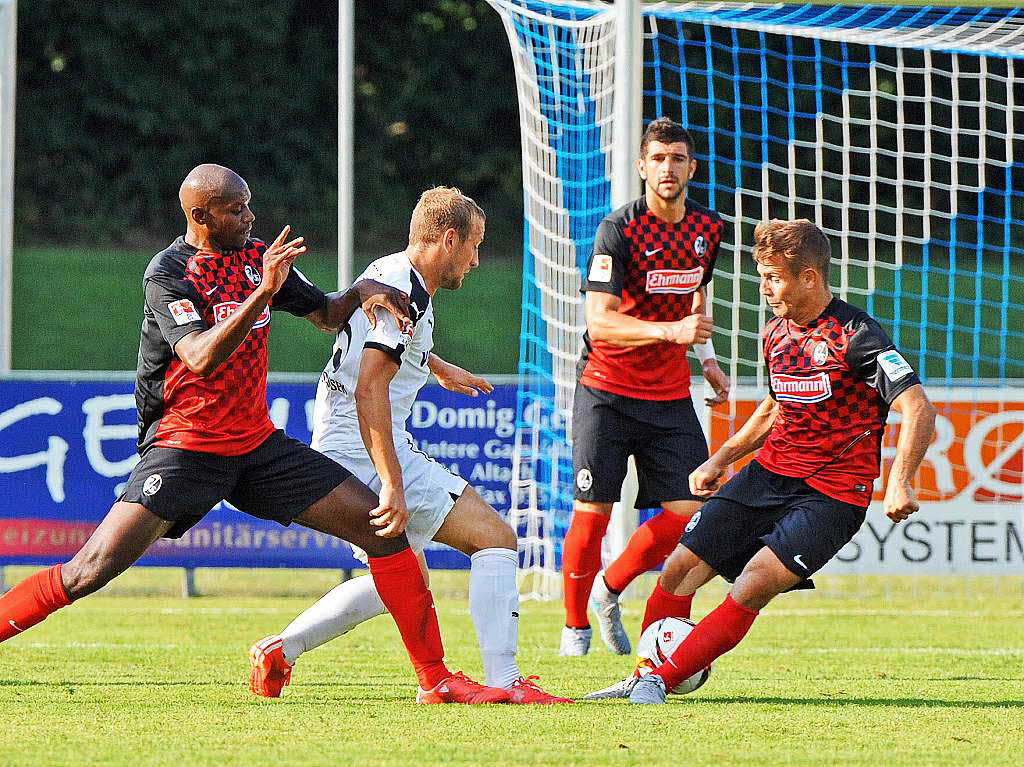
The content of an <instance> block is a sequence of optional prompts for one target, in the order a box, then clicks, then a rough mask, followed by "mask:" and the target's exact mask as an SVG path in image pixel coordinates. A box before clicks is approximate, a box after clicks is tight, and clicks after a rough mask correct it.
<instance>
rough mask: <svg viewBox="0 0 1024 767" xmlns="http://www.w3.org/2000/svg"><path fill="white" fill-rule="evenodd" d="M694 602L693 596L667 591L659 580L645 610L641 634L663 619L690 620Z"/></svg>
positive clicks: (648, 598)
mask: <svg viewBox="0 0 1024 767" xmlns="http://www.w3.org/2000/svg"><path fill="white" fill-rule="evenodd" d="M692 602H693V594H687V595H686V596H676V595H675V594H673V593H671V592H669V591H665V589H664V588H662V586H661V579H660V578H659V579H658V582H657V583H655V584H654V591H652V592H651V595H650V596H649V597H647V608H646V609H645V610H644V622H643V624H642V625H641V626H640V633H641V634H642V633H644V631H646V630H647V627H648V626H650V625H651V624H652V623H654V622H655V621H660V620H661V619H662V618H689V617H690V604H691V603H692Z"/></svg>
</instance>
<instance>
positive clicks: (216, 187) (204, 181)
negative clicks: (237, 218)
mask: <svg viewBox="0 0 1024 767" xmlns="http://www.w3.org/2000/svg"><path fill="white" fill-rule="evenodd" d="M248 192H249V187H248V186H247V185H246V183H245V180H244V179H243V178H242V177H241V176H239V175H238V174H237V173H235V172H234V171H233V170H231V168H225V167H224V166H223V165H214V164H213V163H206V164H204V165H197V166H196V167H194V168H193V169H192V170H191V171H189V174H188V175H187V176H185V180H184V181H182V182H181V189H179V190H178V199H179V200H180V201H181V209H182V210H183V211H184V212H185V217H186V218H191V210H192V209H193V208H205V207H206V206H207V205H209V203H210V202H212V201H215V200H220V199H224V198H228V197H237V196H238V195H240V194H248Z"/></svg>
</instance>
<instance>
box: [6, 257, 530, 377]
mask: <svg viewBox="0 0 1024 767" xmlns="http://www.w3.org/2000/svg"><path fill="white" fill-rule="evenodd" d="M154 252H155V251H154ZM154 252H149V251H146V252H137V251H117V250H113V251H111V250H97V249H85V248H52V247H51V248H41V247H29V248H17V249H16V250H15V252H14V290H13V294H14V303H13V325H14V328H15V332H14V334H13V335H14V337H13V339H12V344H11V345H12V349H11V354H12V359H13V367H14V368H15V369H21V370H134V369H135V364H136V357H137V355H138V351H139V328H140V326H141V324H142V275H143V273H144V272H145V270H146V265H147V264H148V263H149V260H150V258H152V256H153V253H154ZM368 262H369V259H368V258H367V257H361V258H359V259H357V265H356V273H357V274H358V273H359V272H361V271H362V269H363V268H364V267H365V265H366V263H368ZM299 265H300V268H301V269H302V270H303V272H304V273H305V274H306V275H307V276H308V277H309V278H310V279H311V280H313V282H315V283H316V284H317V285H320V286H321V287H322V288H324V289H327V290H333V289H334V287H335V285H336V284H337V270H338V267H337V261H336V260H335V258H334V256H333V255H329V256H309V257H306V258H304V259H303V260H302V261H301V262H300V264H299ZM521 281H522V271H521V268H520V266H519V263H518V262H517V261H511V260H508V259H504V258H500V257H488V254H487V253H484V255H483V260H482V262H481V265H480V268H479V269H477V270H475V271H473V272H471V273H470V274H469V276H468V277H467V278H466V280H465V282H464V283H463V286H462V288H460V289H459V290H458V291H456V292H449V291H440V292H439V293H438V294H437V296H436V305H435V310H434V312H435V316H436V318H437V322H436V324H435V331H434V342H435V350H436V351H437V353H438V354H440V355H441V356H442V357H445V358H446V359H449V360H450V361H452V362H455V363H457V364H460V365H462V366H463V367H466V368H468V369H470V370H473V371H476V372H479V373H514V372H515V371H516V367H517V364H518V361H519V303H520V295H521V284H520V283H521ZM332 343H333V338H332V337H331V336H329V335H327V334H324V333H320V332H319V331H317V330H315V329H314V328H313V327H312V326H311V325H310V324H309V323H307V322H303V321H302V320H299V319H297V318H294V317H292V316H291V315H287V314H284V313H281V314H278V315H275V319H274V324H273V325H272V330H271V342H270V349H271V354H270V369H271V370H273V371H291V372H318V371H320V370H321V369H322V368H323V366H324V362H325V361H326V359H327V357H328V356H329V354H330V349H331V344H332Z"/></svg>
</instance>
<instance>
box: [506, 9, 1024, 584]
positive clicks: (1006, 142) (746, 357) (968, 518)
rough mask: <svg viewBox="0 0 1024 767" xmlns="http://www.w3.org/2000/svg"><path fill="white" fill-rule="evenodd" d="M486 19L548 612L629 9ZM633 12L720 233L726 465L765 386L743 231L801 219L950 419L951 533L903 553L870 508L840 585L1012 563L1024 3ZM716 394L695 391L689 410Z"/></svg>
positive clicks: (658, 92) (520, 425) (1018, 466)
mask: <svg viewBox="0 0 1024 767" xmlns="http://www.w3.org/2000/svg"><path fill="white" fill-rule="evenodd" d="M489 2H490V3H491V5H492V6H493V7H494V8H495V9H496V10H497V11H498V12H499V13H500V15H501V17H502V19H503V21H504V25H505V28H506V31H507V33H508V39H509V42H510V46H511V49H512V54H513V61H514V66H515V70H516V83H517V92H518V100H519V110H520V122H521V133H522V157H523V180H524V215H525V242H524V268H523V304H522V333H521V338H520V365H519V373H520V380H521V383H520V389H519V397H518V419H517V435H516V455H515V466H514V480H513V493H512V496H513V510H512V522H513V523H514V524H515V525H517V527H518V529H519V532H520V533H521V547H522V552H523V557H524V568H523V571H524V575H525V576H526V580H525V582H524V586H523V589H524V593H525V594H527V595H529V596H532V597H537V598H551V597H554V596H557V595H558V593H559V592H560V587H561V581H560V576H559V575H558V568H559V564H560V556H561V541H562V538H563V537H564V534H565V531H566V529H567V528H568V524H569V520H570V516H571V510H572V487H573V484H572V482H573V477H572V457H571V440H572V424H571V411H572V396H573V389H574V387H575V381H576V372H575V366H576V361H577V359H578V356H579V351H580V346H581V337H582V332H583V329H584V322H583V313H582V302H581V296H580V293H579V287H580V277H581V274H582V270H583V268H584V267H585V265H586V262H587V260H588V258H589V256H590V254H591V249H592V245H593V237H594V234H595V231H596V229H597V225H598V223H599V222H600V220H601V218H602V217H603V216H604V215H606V214H607V213H608V212H609V211H610V210H611V209H612V207H613V206H612V200H611V193H610V190H611V184H612V175H613V174H612V168H613V167H614V166H613V161H614V160H615V154H616V152H621V151H623V150H622V149H620V148H618V147H617V146H616V145H615V134H616V128H617V127H618V126H616V124H615V121H614V120H613V119H612V116H613V107H614V102H615V54H616V50H615V40H616V15H615V12H614V9H613V7H612V6H611V5H610V4H608V3H602V2H568V1H565V2H536V1H534V0H489ZM641 15H642V37H643V54H642V55H643V65H642V69H643V76H642V82H643V85H642V88H643V105H642V116H641V115H638V116H637V120H638V121H639V120H640V119H641V117H642V119H643V122H644V123H646V122H648V121H650V120H651V119H654V118H655V117H658V116H668V117H671V118H673V119H675V120H677V121H679V122H681V123H682V124H683V125H684V126H686V127H687V128H688V129H689V131H690V133H691V134H692V135H693V137H694V141H695V144H696V147H695V153H696V156H697V159H698V171H697V175H696V177H695V178H694V180H693V181H692V182H691V183H690V185H689V190H688V194H689V195H690V196H691V197H693V198H694V199H696V200H697V201H699V202H701V203H702V204H705V205H707V206H709V207H711V208H713V209H714V210H716V211H718V213H719V214H720V215H721V216H722V217H723V218H724V219H725V220H726V222H727V228H726V235H725V239H724V241H723V244H722V248H721V251H720V255H719V258H718V262H717V265H716V270H715V276H714V279H713V281H712V283H711V285H710V290H709V295H710V297H711V306H712V312H713V317H714V322H715V338H714V341H715V348H716V351H717V353H718V357H719V361H720V363H721V364H722V367H723V369H725V370H726V371H727V372H728V373H729V374H730V377H731V378H732V380H733V382H734V387H735V388H734V391H733V394H732V396H731V399H730V402H729V403H728V404H727V405H723V406H721V407H719V408H715V409H714V410H713V412H712V413H710V415H709V416H708V417H707V419H706V427H707V430H708V436H709V439H710V441H711V443H712V448H714V447H715V446H716V445H718V444H720V443H721V441H722V440H724V439H725V438H726V437H727V436H728V435H729V434H731V433H732V432H733V431H734V430H735V429H736V428H737V427H738V426H739V425H740V424H742V422H743V420H744V418H745V417H746V416H747V415H748V414H749V413H750V411H751V410H752V409H753V407H754V406H755V404H756V402H757V401H759V400H760V398H762V397H763V396H764V394H765V392H766V385H765V383H766V382H765V369H764V366H763V364H762V360H761V359H760V353H759V344H758V337H759V334H760V331H761V329H762V328H763V326H764V322H765V318H766V314H765V311H764V309H763V307H762V302H761V301H760V297H759V295H758V284H757V277H756V272H755V270H754V268H753V264H752V263H751V260H750V245H751V241H752V235H753V228H754V226H755V225H756V224H757V223H758V222H759V221H761V220H764V219H767V218H809V219H811V220H812V221H815V222H816V223H818V224H819V226H821V227H822V228H823V229H824V230H825V232H826V233H827V234H828V235H829V237H830V238H831V239H832V243H833V254H834V265H833V270H832V271H833V277H832V287H833V290H834V292H835V293H836V295H838V296H839V297H840V298H842V299H844V300H848V301H850V302H851V303H853V304H856V305H859V306H862V307H864V308H865V309H866V310H867V311H868V312H869V313H871V314H872V315H873V316H875V317H876V318H877V319H878V320H879V321H880V322H881V323H882V324H883V326H884V327H886V329H887V330H888V331H889V332H890V334H891V336H892V338H893V340H894V341H895V343H896V344H897V346H899V347H900V348H901V350H902V351H903V352H904V354H905V355H906V356H907V357H908V359H910V360H911V361H912V362H913V363H914V364H915V367H916V368H917V369H918V371H919V372H920V373H921V375H922V378H923V379H924V381H925V383H926V386H927V387H928V391H929V394H930V395H931V396H932V399H933V401H934V402H935V403H936V405H937V407H938V409H939V412H940V416H939V421H938V424H937V433H936V438H935V442H934V444H933V445H932V447H931V448H930V449H929V453H928V456H927V457H926V460H925V462H924V464H923V466H922V470H921V472H920V480H919V482H920V486H919V488H918V491H919V495H920V497H921V499H922V500H923V501H926V502H929V503H930V504H932V507H933V508H934V509H938V510H940V511H941V512H942V514H944V516H941V518H940V517H934V518H933V519H932V521H931V522H928V521H925V522H923V523H920V524H924V528H914V527H911V526H904V527H903V528H902V531H901V533H900V540H898V541H897V540H896V539H894V538H892V537H891V535H890V534H889V531H888V530H886V529H883V526H882V524H881V523H878V524H877V525H875V526H871V525H872V523H871V522H870V520H871V517H870V516H869V525H868V527H870V532H871V533H872V534H874V537H875V539H876V542H875V543H873V542H872V541H871V539H870V538H868V540H867V541H865V542H864V543H863V545H861V544H859V543H856V542H855V543H856V546H857V547H858V549H863V550H862V551H860V550H859V551H856V552H855V551H854V550H853V549H851V550H850V551H846V550H844V552H845V554H844V555H843V556H841V557H840V560H841V562H839V563H838V570H837V571H840V572H841V571H843V569H842V567H843V565H842V563H843V562H846V563H848V566H849V567H848V569H851V570H852V571H862V572H874V571H886V570H885V568H886V567H895V568H896V569H895V570H893V571H905V572H918V571H919V572H926V573H932V574H934V573H943V572H970V573H974V572H975V571H976V568H977V567H978V566H980V567H981V569H982V572H1000V570H999V567H1005V568H1011V569H1012V568H1014V567H1017V566H1018V564H1019V563H1021V562H1024V551H1021V548H1022V540H1024V524H1021V511H1020V509H1021V501H1022V499H1024V490H1022V479H1021V477H1022V458H1021V456H1022V448H1024V395H1022V391H1021V388H1020V385H1021V383H1022V378H1024V88H1022V83H1024V11H1022V10H1020V9H1007V8H1001V9H1000V8H996V9H993V8H936V7H899V6H858V7H852V6H851V7H844V6H825V5H786V4H774V5H767V4H757V3H742V4H740V3H725V2H718V3H711V2H689V3H658V4H647V5H643V6H642V7H641ZM627 151H629V152H630V153H631V156H632V157H635V155H636V153H637V151H638V148H637V147H629V148H628V150H627ZM636 192H637V194H639V192H640V187H639V181H637V185H636ZM621 202H624V201H619V204H621ZM695 370H696V367H695ZM694 380H695V381H699V380H700V377H699V375H695V376H694ZM702 398H703V396H702V391H701V387H700V385H697V386H696V387H695V390H694V400H695V403H697V401H698V400H701V399H702ZM895 432H896V429H895V428H890V429H889V430H888V433H887V436H886V439H885V442H884V444H883V459H885V458H887V457H889V456H891V455H892V453H893V451H894V449H895V437H894V434H895ZM884 464H885V461H884V460H883V476H884V472H885V471H886V469H887V466H885V465H884ZM880 497H881V496H880V494H877V493H876V499H879V498H880ZM942 525H946V527H945V528H943V527H942ZM979 525H981V527H979ZM887 536H889V537H887ZM965 536H966V537H965ZM878 539H884V540H882V542H881V543H880V544H878V543H877V540H878ZM872 546H874V548H872ZM887 546H889V548H888V550H887V549H886V547H887ZM954 549H955V551H954ZM961 550H962V551H961ZM841 554H843V553H841ZM862 555H863V556H862ZM887 556H888V560H886V557H887ZM922 562H925V563H926V565H927V567H926V568H924V569H920V568H919V567H918V566H919V565H920V564H921V563H922ZM987 562H994V563H995V564H996V567H993V568H989V569H988V570H985V569H984V563H987ZM894 563H895V564H894ZM915 567H918V569H915ZM879 568H881V569H879ZM900 568H903V569H902V570H901V569H900ZM972 568H974V569H972ZM1016 571H1017V572H1020V571H1021V570H1020V569H1019V567H1018V569H1017V570H1016Z"/></svg>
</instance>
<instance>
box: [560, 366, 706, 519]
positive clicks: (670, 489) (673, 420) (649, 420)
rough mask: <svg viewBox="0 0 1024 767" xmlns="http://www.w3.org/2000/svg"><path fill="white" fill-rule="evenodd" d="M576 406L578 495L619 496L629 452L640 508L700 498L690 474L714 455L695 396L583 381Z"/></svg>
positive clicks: (601, 499)
mask: <svg viewBox="0 0 1024 767" xmlns="http://www.w3.org/2000/svg"><path fill="white" fill-rule="evenodd" d="M572 412H573V416H572V465H573V476H574V478H575V482H574V488H575V498H576V500H578V501H589V502H592V503H614V502H616V501H618V500H619V497H620V496H621V495H622V481H623V480H624V479H625V478H626V466H627V463H626V462H627V460H628V458H629V456H633V458H634V460H635V461H636V474H637V485H638V489H637V498H636V508H638V509H646V508H651V507H654V506H659V505H661V504H663V503H665V502H666V501H696V500H700V499H699V498H698V497H697V496H695V495H693V493H691V492H690V480H689V477H690V473H691V472H692V471H693V470H694V469H696V468H697V467H698V466H700V465H701V464H702V463H704V461H706V460H707V459H708V443H707V439H705V437H704V430H703V429H701V426H700V421H699V420H697V414H696V413H695V412H694V410H693V402H692V400H691V399H690V398H689V397H684V398H682V399H676V400H664V401H660V400H640V399H633V398H631V397H623V396H620V395H618V394H612V393H610V392H605V391H600V390H598V389H591V388H590V387H588V386H583V385H578V386H577V387H576V396H575V398H574V400H573V410H572Z"/></svg>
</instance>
